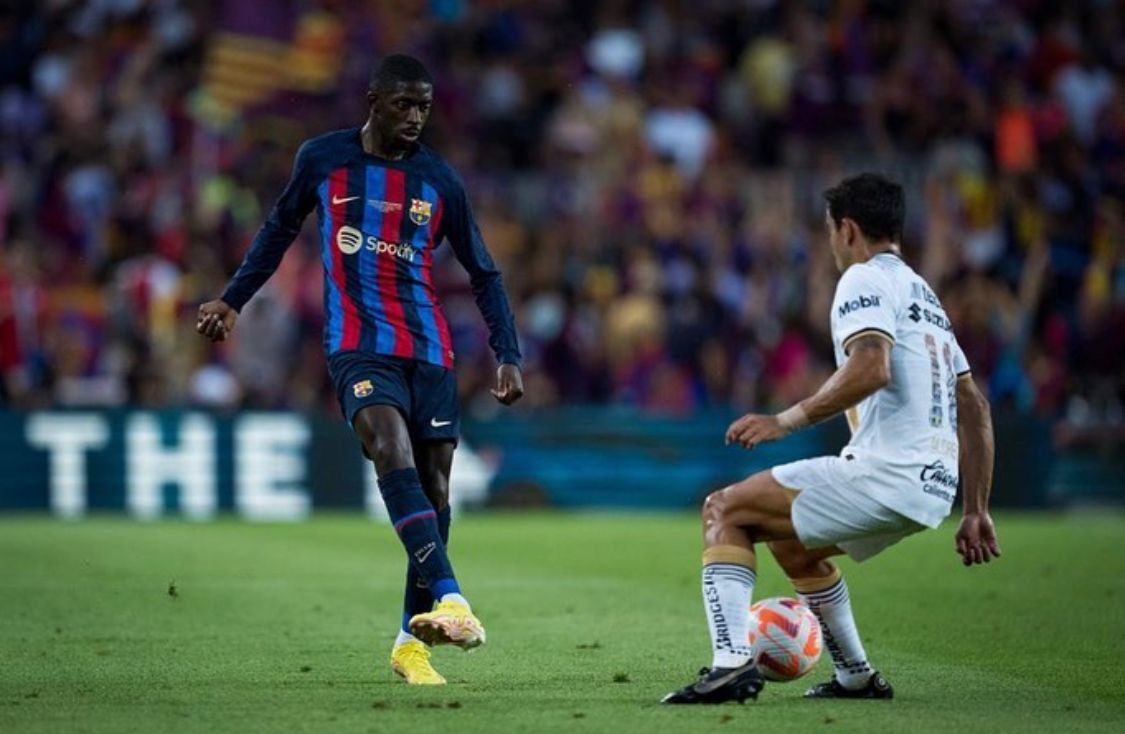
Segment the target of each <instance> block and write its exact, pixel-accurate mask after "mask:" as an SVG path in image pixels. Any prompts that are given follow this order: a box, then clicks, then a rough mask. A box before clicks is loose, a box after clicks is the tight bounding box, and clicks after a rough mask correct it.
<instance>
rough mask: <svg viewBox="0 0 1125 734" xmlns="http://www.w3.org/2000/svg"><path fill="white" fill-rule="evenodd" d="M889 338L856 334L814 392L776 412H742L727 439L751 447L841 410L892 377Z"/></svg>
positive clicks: (729, 442)
mask: <svg viewBox="0 0 1125 734" xmlns="http://www.w3.org/2000/svg"><path fill="white" fill-rule="evenodd" d="M892 346H893V344H892V343H891V341H890V339H888V338H887V337H884V336H879V335H877V334H866V335H864V336H860V337H857V338H856V339H855V340H853V341H852V342H851V344H849V345H848V359H847V361H846V362H844V364H843V366H841V367H840V369H838V370H836V371H835V372H834V373H833V374H832V376H831V377H829V378H828V379H827V380H826V381H825V383H824V384H823V385H821V386H820V389H819V390H817V391H816V393H815V394H814V395H813V396H812V397H809V398H806V399H805V400H802V401H801V402H799V403H797V404H796V405H794V406H793V407H792V408H789V409H788V410H786V411H783V412H782V413H779V414H777V415H756V414H753V413H751V414H749V415H744V416H742V417H741V418H739V419H738V420H736V421H735V422H734V423H732V424H731V425H730V428H728V429H727V435H726V442H727V443H728V444H731V443H737V444H739V445H741V446H743V447H744V448H748V449H752V448H754V447H755V446H757V445H758V444H760V443H766V442H768V441H776V440H778V439H779V438H784V437H785V436H788V435H789V434H790V433H792V432H793V431H796V430H799V429H801V428H804V427H805V426H810V425H812V424H814V423H819V422H820V421H823V420H827V419H829V418H831V417H833V416H836V415H839V414H840V413H843V412H844V411H845V410H847V409H848V408H850V407H852V406H853V405H855V404H856V403H858V402H860V401H861V400H863V399H864V398H866V397H867V396H868V395H871V394H872V393H874V392H875V391H876V390H879V389H881V388H883V387H884V386H886V384H887V383H888V382H890V381H891V347H892Z"/></svg>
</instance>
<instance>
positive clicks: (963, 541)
mask: <svg viewBox="0 0 1125 734" xmlns="http://www.w3.org/2000/svg"><path fill="white" fill-rule="evenodd" d="M956 537H957V552H958V553H959V554H961V562H962V563H964V564H965V565H966V566H972V565H973V564H976V563H988V562H989V561H991V560H992V558H993V557H996V558H999V557H1000V543H999V542H998V541H997V540H996V526H995V525H993V524H992V518H991V517H990V516H989V514H988V513H987V512H967V513H965V516H964V517H962V518H961V527H959V528H957V536H956Z"/></svg>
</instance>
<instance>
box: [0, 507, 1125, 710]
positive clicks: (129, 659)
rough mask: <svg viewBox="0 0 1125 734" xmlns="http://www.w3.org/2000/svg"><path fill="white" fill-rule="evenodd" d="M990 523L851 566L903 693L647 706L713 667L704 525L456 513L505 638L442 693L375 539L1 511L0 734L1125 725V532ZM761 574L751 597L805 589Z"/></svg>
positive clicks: (469, 661)
mask: <svg viewBox="0 0 1125 734" xmlns="http://www.w3.org/2000/svg"><path fill="white" fill-rule="evenodd" d="M1000 522H1001V532H1002V540H1003V541H1004V546H1005V557H1004V558H1003V559H1001V561H999V562H998V563H996V564H993V565H991V566H989V567H987V568H976V569H971V570H966V569H963V568H961V567H960V566H959V565H957V559H956V557H955V556H954V554H953V552H952V527H950V526H947V527H945V528H942V529H941V530H939V531H935V532H931V533H927V534H924V535H922V536H919V537H917V538H913V539H911V540H909V541H907V542H905V543H903V544H901V545H900V546H898V547H896V548H894V549H892V550H890V551H888V552H887V553H886V554H885V555H884V556H881V557H879V558H877V559H875V560H873V561H871V562H870V563H867V564H864V565H863V566H859V567H857V566H855V565H854V564H850V563H848V562H844V563H843V565H844V568H845V572H846V573H847V575H848V580H849V584H850V586H851V589H852V598H853V603H854V604H855V607H856V611H857V616H858V618H859V623H860V626H861V629H862V630H863V632H864V637H865V639H866V640H867V647H868V651H869V653H870V654H871V656H872V659H873V661H874V662H875V663H876V664H877V665H879V666H880V667H881V668H882V669H883V670H884V671H885V672H886V673H887V674H888V676H889V677H890V678H891V680H892V682H893V683H894V684H895V685H896V688H897V690H898V693H899V699H898V700H896V701H895V702H893V703H890V704H882V703H867V704H865V703H837V704H831V703H829V704H823V703H812V702H806V701H801V700H799V696H800V693H801V691H802V690H803V685H802V683H801V682H799V683H796V684H792V685H775V686H771V687H769V688H767V690H766V692H765V693H764V694H763V697H762V699H761V700H760V701H759V702H758V703H756V704H754V705H747V706H743V707H737V706H726V707H720V708H708V709H702V710H700V709H690V710H669V709H668V708H666V707H660V706H657V705H656V704H655V701H656V700H657V699H658V697H659V696H660V695H661V694H663V693H664V692H666V691H667V690H669V689H671V688H673V687H676V686H679V685H682V684H683V683H684V682H686V680H688V679H689V678H690V677H691V675H692V674H693V673H694V671H695V669H696V668H698V667H699V666H700V665H703V664H705V663H706V662H707V648H708V642H707V633H706V628H705V624H704V620H703V617H702V614H701V612H700V601H699V591H698V584H699V581H698V575H699V550H700V547H699V529H698V522H697V521H696V520H695V519H694V518H691V517H689V516H640V517H630V516H624V515H550V514H548V515H489V516H474V515H469V516H465V517H464V518H460V519H458V521H457V522H456V523H455V525H454V536H453V544H452V550H453V557H454V561H455V563H456V565H457V567H458V570H459V575H460V576H461V578H462V581H463V585H464V586H465V588H466V590H467V591H468V592H469V593H470V596H471V598H472V599H473V601H474V603H475V605H476V606H477V609H478V611H480V613H481V614H482V615H484V619H485V621H486V623H487V624H488V628H489V637H490V642H489V645H488V646H487V647H486V648H485V649H484V650H481V651H479V652H477V653H473V654H469V655H465V654H462V653H460V652H458V651H452V650H441V651H439V652H438V654H437V655H436V657H435V660H436V663H437V665H438V666H439V669H441V670H442V671H443V672H444V673H445V674H446V675H447V677H448V678H449V679H450V681H451V682H452V683H453V685H451V686H448V687H446V688H445V689H439V690H419V689H411V688H407V687H406V686H403V685H402V684H400V683H399V682H398V681H397V680H396V679H394V678H393V676H392V675H391V674H390V672H389V668H388V666H387V661H386V656H387V653H388V652H389V645H390V640H391V637H392V635H393V633H394V625H395V620H396V618H397V616H398V607H399V604H400V595H401V579H402V575H403V570H404V569H403V557H402V554H401V551H400V550H399V548H398V546H397V541H396V540H395V538H394V537H393V535H392V533H391V532H390V530H389V528H387V527H385V526H377V525H374V524H372V523H371V522H369V521H367V520H365V519H363V518H360V517H354V516H336V517H323V516H320V517H318V518H317V519H315V520H314V521H312V522H308V523H303V524H297V525H248V524H242V523H239V522H236V521H232V520H226V521H220V522H217V523H210V524H203V525H195V524H189V523H177V522H169V523H154V524H137V523H133V522H130V521H127V520H120V519H110V518H99V519H95V520H92V521H88V522H81V523H59V522H56V521H53V520H49V519H42V518H26V517H21V518H8V519H4V520H0V557H3V558H4V559H5V563H4V564H3V567H2V568H0V649H2V650H3V659H4V664H3V666H2V668H0V730H3V731H66V730H76V731H77V730H82V731H151V730H153V729H156V728H165V729H168V730H171V731H205V730H210V731H276V730H278V729H285V730H290V731H328V730H356V731H409V732H425V731H452V730H456V731H458V732H475V731H482V732H484V731H489V732H495V731H521V730H522V731H529V732H530V731H536V732H538V731H578V732H581V731H617V730H622V729H625V730H637V729H641V728H649V729H652V730H655V731H700V732H702V731H712V730H713V729H714V728H715V727H716V726H722V725H730V726H734V727H743V726H755V727H768V728H770V729H771V730H808V729H809V728H817V727H821V728H824V730H825V731H851V730H855V731H859V730H865V731H870V730H872V729H876V728H884V729H888V730H902V729H905V728H909V729H910V730H912V731H948V730H949V729H950V728H951V727H954V726H957V727H961V726H964V727H969V726H972V727H978V728H979V727H982V726H989V727H990V728H991V729H992V730H994V731H1027V730H1042V731H1050V730H1064V729H1065V730H1089V731H1097V730H1104V731H1114V730H1120V729H1121V728H1122V727H1123V725H1125V700H1123V696H1122V693H1121V692H1120V689H1121V685H1120V681H1121V676H1120V675H1119V674H1118V672H1117V671H1118V670H1119V665H1120V659H1121V652H1122V645H1121V643H1120V642H1119V635H1118V632H1117V628H1118V624H1119V617H1120V611H1119V610H1120V607H1121V600H1122V595H1123V594H1125V587H1123V580H1125V574H1123V572H1125V559H1123V558H1122V554H1121V553H1120V548H1121V547H1122V540H1125V522H1123V521H1122V520H1121V518H1120V517H1117V516H1113V515H1110V516H1108V517H1093V516H1081V517H1070V518H1064V517H1050V516H1015V515H1013V516H1004V517H1001V518H1000ZM759 570H760V573H759V578H760V583H759V587H758V589H757V592H756V595H757V596H758V597H764V596H771V595H779V594H786V595H789V594H790V593H791V591H790V589H789V588H788V585H787V584H786V583H785V580H784V578H783V577H782V576H781V574H780V572H779V571H778V570H777V569H776V567H775V566H773V564H772V562H770V561H769V560H767V559H763V560H762V563H761V568H760V569H759ZM173 581H174V582H175V585H176V590H175V596H171V595H169V593H168V591H169V590H168V586H169V584H170V582H173ZM829 671H830V665H829V664H828V662H827V660H824V661H822V663H821V665H820V667H819V669H818V670H817V671H816V672H815V674H814V675H815V676H816V677H817V678H820V677H824V676H826V675H828V674H829ZM615 678H616V679H621V678H624V679H625V680H626V682H614V680H615Z"/></svg>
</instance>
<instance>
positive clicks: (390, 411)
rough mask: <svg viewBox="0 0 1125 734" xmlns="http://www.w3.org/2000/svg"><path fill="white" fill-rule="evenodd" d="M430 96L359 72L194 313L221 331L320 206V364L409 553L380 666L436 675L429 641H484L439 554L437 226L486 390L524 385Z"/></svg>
mask: <svg viewBox="0 0 1125 734" xmlns="http://www.w3.org/2000/svg"><path fill="white" fill-rule="evenodd" d="M432 101H433V80H432V79H431V77H430V75H429V73H428V72H427V70H426V69H425V67H424V66H423V65H422V64H421V62H419V61H418V60H417V59H414V58H412V57H409V56H404V55H393V56H388V57H387V58H386V59H384V60H383V61H382V63H381V64H379V66H378V67H377V68H376V69H375V71H374V72H373V73H372V76H371V83H370V86H369V88H368V91H367V103H368V110H369V113H368V118H367V121H366V123H365V124H364V125H363V126H362V127H356V128H349V129H346V130H339V131H336V132H330V133H327V134H325V135H321V136H319V137H316V138H313V139H311V140H308V141H306V142H305V143H304V144H303V145H301V147H300V149H299V150H298V151H297V157H296V161H295V163H294V165H293V173H292V178H291V179H290V181H289V183H288V185H287V186H286V187H285V190H284V191H283V192H282V194H281V197H280V198H279V199H278V201H277V203H276V205H275V206H274V208H273V210H272V212H271V213H270V215H269V217H268V218H267V219H266V222H265V224H264V225H263V226H262V228H261V229H260V230H259V231H258V234H257V236H256V237H255V238H254V241H253V243H252V244H251V246H250V250H249V252H248V253H247V255H246V259H245V260H244V261H243V263H242V265H241V267H239V269H238V272H236V273H235V275H234V277H233V278H232V279H231V281H230V283H229V285H228V286H227V288H226V290H225V292H224V293H223V294H222V296H221V297H220V298H219V299H218V300H214V301H209V302H208V303H204V304H203V305H202V306H200V308H199V318H198V322H197V329H198V331H199V332H200V333H201V334H203V335H205V336H207V337H208V338H210V339H212V340H216V341H221V340H223V339H225V338H226V337H227V336H228V335H229V334H230V332H231V330H232V329H233V328H234V325H235V322H236V320H237V318H238V312H239V311H240V310H241V309H242V307H243V306H244V305H245V304H246V302H247V301H249V300H250V298H251V297H252V296H253V295H254V294H255V293H256V292H257V290H258V289H259V288H260V287H261V286H262V284H264V283H265V282H266V280H267V279H268V278H269V277H270V276H271V275H272V274H273V273H274V271H275V270H276V269H277V267H278V265H279V264H280V262H281V259H282V257H283V255H284V254H285V251H286V249H287V248H288V247H289V245H290V244H291V243H292V242H293V240H294V238H295V237H296V236H297V234H298V233H299V232H300V230H301V226H302V223H303V222H304V220H305V217H306V216H307V215H308V214H309V213H310V212H311V211H312V210H314V209H315V210H316V212H317V218H318V221H319V225H320V226H319V229H320V238H321V257H322V261H323V264H324V306H325V310H326V312H327V320H326V324H325V329H324V349H325V352H327V355H328V367H329V372H330V374H331V376H332V379H333V381H334V383H335V387H336V392H337V397H338V398H339V401H340V405H341V408H342V410H343V413H344V416H345V418H346V419H347V421H348V423H349V424H350V425H351V426H352V427H353V428H354V430H355V432H356V434H357V436H358V437H359V440H360V442H361V444H362V448H363V452H364V454H365V456H367V458H369V459H371V460H372V461H373V462H374V463H375V470H376V472H377V474H378V479H379V490H380V493H381V494H382V496H383V500H384V501H385V502H386V505H387V509H388V511H389V513H390V516H391V520H392V521H393V523H394V529H395V532H396V533H397V534H398V536H399V538H400V540H401V541H402V544H403V546H404V547H405V549H406V552H407V556H408V564H407V573H406V597H405V603H404V611H403V617H402V625H401V629H400V632H399V635H398V638H397V640H396V641H395V645H394V648H393V650H392V653H391V667H392V669H393V670H394V672H396V673H397V674H399V675H401V676H402V677H403V678H405V679H406V681H407V682H408V683H411V684H422V685H426V684H429V685H440V684H443V683H445V679H444V678H443V677H442V676H441V675H440V674H439V673H437V671H435V670H434V669H433V667H432V665H431V663H430V647H431V646H433V645H440V644H452V645H456V646H459V647H461V648H463V649H470V648H473V647H476V646H478V645H481V644H483V643H484V641H485V631H484V627H483V626H482V625H481V623H480V620H479V619H477V617H476V616H475V615H474V614H473V612H472V609H471V607H470V606H469V603H468V601H467V600H466V599H465V597H464V596H463V595H462V594H461V589H460V587H459V586H458V583H457V579H456V577H455V575H454V573H453V568H452V566H451V564H450V562H449V558H448V556H447V554H446V547H447V543H448V541H449V525H450V513H449V501H448V498H449V473H450V468H451V465H452V461H453V450H454V447H455V445H456V442H457V437H458V435H459V426H460V423H459V417H458V415H459V413H458V404H457V381H456V377H455V375H454V372H453V365H454V354H453V349H452V346H451V339H450V332H449V325H448V323H447V322H446V319H445V316H444V314H443V313H442V309H441V304H440V303H439V301H438V296H437V293H436V292H435V290H434V285H433V279H432V266H433V258H434V250H435V249H436V248H437V247H438V246H439V245H440V244H441V243H442V241H443V240H448V241H449V243H450V245H451V246H452V248H453V252H454V254H455V255H456V257H457V259H458V261H460V263H461V265H462V266H464V268H465V269H466V270H467V271H468V273H469V277H470V281H471V284H472V290H473V295H474V296H475V298H476V302H477V306H478V307H479V308H480V311H481V314H482V315H483V317H484V320H485V323H486V324H487V326H488V330H489V345H490V346H491V347H492V351H493V353H494V354H495V356H496V360H497V362H498V363H499V368H498V370H497V383H496V388H495V389H494V390H492V394H493V396H494V397H495V398H496V399H497V400H498V401H499V402H501V403H503V404H504V405H511V404H512V403H514V402H515V401H516V400H518V399H519V398H520V397H521V396H522V395H523V379H522V376H521V374H520V367H519V364H520V351H519V345H518V343H517V340H516V329H515V323H514V320H513V318H512V311H511V307H510V306H509V303H508V297H507V295H506V294H505V292H504V286H503V284H502V282H501V278H500V272H499V271H498V270H497V268H496V266H495V265H494V264H493V261H492V258H491V257H490V256H489V254H488V251H487V250H486V249H485V246H484V242H483V241H482V240H481V236H480V232H479V230H478V229H477V225H476V222H475V221H474V218H473V212H472V208H471V207H470V205H469V198H468V196H467V195H466V193H465V188H464V184H463V183H462V181H461V178H460V177H459V176H458V175H457V173H456V172H454V170H453V169H452V168H451V167H450V166H449V165H448V164H447V163H446V162H445V161H444V160H442V158H441V157H440V156H438V154H437V153H435V152H434V151H432V150H430V149H429V148H428V147H426V146H425V145H422V144H421V143H420V142H419V141H418V138H419V136H420V135H421V133H422V128H423V126H424V125H425V124H426V120H427V119H428V117H429V114H430V106H431V104H432ZM435 603H436V607H435Z"/></svg>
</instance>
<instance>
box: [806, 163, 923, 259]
mask: <svg viewBox="0 0 1125 734" xmlns="http://www.w3.org/2000/svg"><path fill="white" fill-rule="evenodd" d="M824 199H825V201H827V202H828V216H830V217H832V221H834V222H835V223H836V226H837V227H839V226H840V224H841V223H842V222H843V221H844V219H845V218H847V219H851V220H852V221H853V222H855V223H856V225H857V226H858V227H859V229H860V231H861V232H863V235H864V236H865V237H867V238H868V239H870V240H873V241H876V242H878V241H881V240H891V241H892V242H899V241H901V238H902V223H903V220H904V219H905V217H906V203H905V201H904V199H903V193H902V186H900V185H899V184H897V183H895V182H894V181H892V180H890V179H889V178H886V177H885V176H880V175H878V174H876V173H861V174H859V175H858V176H852V177H851V178H846V179H844V180H843V181H841V182H840V183H839V184H837V185H836V186H833V187H832V188H830V189H828V190H827V191H825V192H824Z"/></svg>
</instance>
